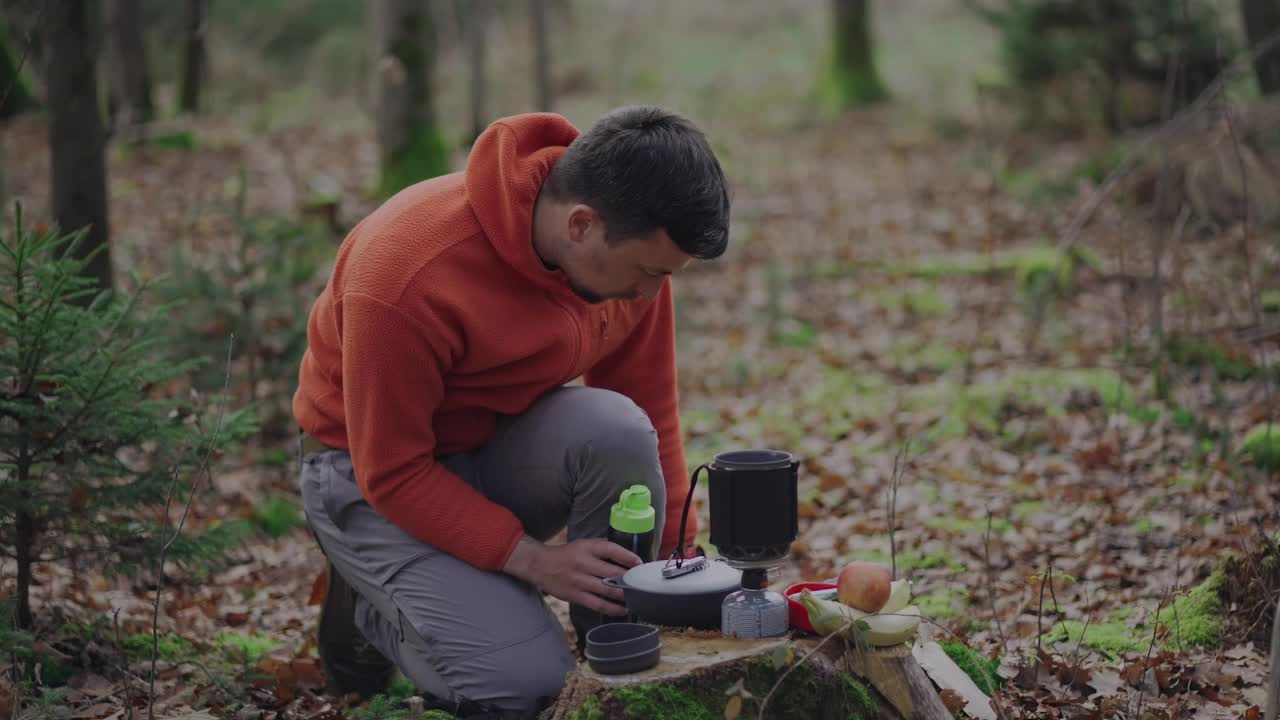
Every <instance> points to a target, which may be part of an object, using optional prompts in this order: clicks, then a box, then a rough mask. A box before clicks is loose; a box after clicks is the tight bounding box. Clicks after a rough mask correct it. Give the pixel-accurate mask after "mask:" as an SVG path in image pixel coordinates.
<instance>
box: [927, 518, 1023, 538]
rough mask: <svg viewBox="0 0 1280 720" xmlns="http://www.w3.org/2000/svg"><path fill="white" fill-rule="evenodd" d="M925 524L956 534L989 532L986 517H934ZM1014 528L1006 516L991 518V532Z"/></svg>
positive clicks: (1005, 531) (995, 532)
mask: <svg viewBox="0 0 1280 720" xmlns="http://www.w3.org/2000/svg"><path fill="white" fill-rule="evenodd" d="M925 525H927V526H928V527H931V528H933V529H935V530H941V531H943V532H950V533H956V534H965V533H979V534H985V533H986V532H987V519H986V518H958V517H946V516H940V517H932V518H929V519H928V520H926V521H925ZM1012 529H1013V523H1011V522H1009V521H1008V520H1006V519H1004V518H998V517H993V518H991V532H992V533H994V534H996V535H1003V534H1005V533H1007V532H1009V531H1010V530H1012Z"/></svg>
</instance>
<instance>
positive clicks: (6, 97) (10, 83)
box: [0, 19, 36, 120]
mask: <svg viewBox="0 0 1280 720" xmlns="http://www.w3.org/2000/svg"><path fill="white" fill-rule="evenodd" d="M8 30H9V28H8V27H7V25H6V24H5V23H4V21H3V19H0V120H3V119H4V118H9V117H13V116H14V115H17V114H18V113H20V112H23V111H25V110H29V109H31V108H33V107H35V105H36V102H35V98H34V97H33V96H32V95H31V89H30V87H29V86H28V85H27V82H26V80H25V79H24V78H23V76H22V75H23V73H24V72H26V71H27V69H28V68H30V67H31V61H32V58H31V57H30V48H27V47H25V43H23V41H22V39H21V38H19V37H17V35H16V34H12V35H11V33H10V32H7V31H8Z"/></svg>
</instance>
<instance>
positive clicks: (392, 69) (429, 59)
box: [369, 0, 448, 197]
mask: <svg viewBox="0 0 1280 720" xmlns="http://www.w3.org/2000/svg"><path fill="white" fill-rule="evenodd" d="M369 7H370V9H371V11H372V13H373V17H372V22H371V23H370V26H371V29H372V32H373V42H372V48H373V62H372V63H371V65H372V67H373V104H374V111H375V113H376V115H377V126H378V147H379V154H380V156H381V158H380V159H381V167H380V170H379V174H380V178H379V181H378V188H377V192H378V194H379V195H381V196H383V197H387V196H390V195H393V194H395V193H396V192H398V191H399V190H401V189H403V188H405V187H407V186H409V185H411V184H413V183H415V182H418V181H420V180H425V179H427V178H430V177H435V176H436V175H441V174H443V173H444V172H445V171H446V170H447V169H448V152H447V150H446V148H445V144H444V138H443V136H442V135H441V133H440V129H439V128H438V127H437V126H436V121H435V108H434V106H433V103H432V95H431V89H432V88H431V85H432V79H431V75H432V71H433V69H434V66H435V55H436V36H435V27H434V26H433V23H432V17H431V13H430V11H429V9H428V8H427V7H426V4H425V3H423V2H421V1H420V0H374V1H373V2H372V3H371V4H370V6H369Z"/></svg>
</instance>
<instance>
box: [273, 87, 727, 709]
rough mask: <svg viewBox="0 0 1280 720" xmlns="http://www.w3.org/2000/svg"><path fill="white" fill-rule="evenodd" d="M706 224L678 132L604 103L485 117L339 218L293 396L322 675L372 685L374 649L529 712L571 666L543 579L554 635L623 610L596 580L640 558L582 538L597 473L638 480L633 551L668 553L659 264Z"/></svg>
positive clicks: (596, 531) (666, 320)
mask: <svg viewBox="0 0 1280 720" xmlns="http://www.w3.org/2000/svg"><path fill="white" fill-rule="evenodd" d="M728 225H729V195H728V191H727V188H726V182H725V178H724V174H723V172H722V170H721V168H720V165H719V163H718V162H717V160H716V158H715V155H714V153H713V152H712V151H711V149H710V147H709V146H708V143H707V141H706V139H705V138H704V136H703V135H702V133H701V132H700V131H699V130H698V129H697V128H696V127H694V125H693V124H691V123H690V122H689V121H687V120H685V119H684V118H682V117H680V116H679V115H676V114H674V113H671V112H668V111H666V110H662V109H660V108H655V107H629V108H623V109H620V110H616V111H614V112H612V113H609V114H608V115H606V116H604V117H603V118H601V119H600V120H598V121H597V122H596V123H595V124H594V125H593V126H592V127H591V128H589V129H588V130H587V131H586V132H585V133H582V134H579V132H578V131H577V130H576V129H575V128H574V127H573V126H572V125H571V124H570V123H569V122H568V121H566V120H565V119H564V118H562V117H560V116H557V115H552V114H547V113H538V114H530V115H521V116H516V117H511V118H506V119H503V120H499V121H497V122H495V123H494V124H493V125H492V126H490V127H489V128H488V130H486V132H485V133H484V134H482V135H481V136H480V137H479V139H477V141H476V143H475V145H474V147H473V148H472V150H471V154H470V157H469V159H468V162H467V167H466V169H465V170H464V171H462V172H460V173H456V174H452V175H447V176H444V177H439V178H434V179H431V180H427V181H424V182H421V183H418V184H416V185H414V186H412V187H410V188H407V189H406V190H404V191H402V192H400V193H399V194H397V195H396V196H395V197H393V198H391V199H390V200H388V201H387V202H386V203H385V204H384V205H382V206H381V207H380V208H378V209H377V210H376V211H375V212H373V213H372V214H371V215H370V216H369V217H367V218H366V219H364V220H363V221H362V222H361V223H360V224H359V225H357V226H356V227H355V228H354V229H353V230H352V232H351V233H350V235H349V236H348V237H347V238H346V240H345V242H344V243H343V244H342V246H341V248H340V249H339V251H338V256H337V261H336V263H335V266H334V269H333V274H332V277H331V278H330V280H329V283H328V285H327V287H326V288H325V290H324V292H323V294H322V295H321V296H320V298H319V300H318V301H317V302H316V304H315V306H314V308H313V309H312V311H311V316H310V320H309V323H308V328H307V338H308V349H307V352H306V354H305V356H304V357H303V359H302V363H301V368H300V375H299V387H298V390H297V393H296V395H295V397H294V401H293V409H294V414H295V416H296V418H297V421H298V423H299V425H300V426H301V429H302V431H303V432H304V435H303V438H302V441H301V445H302V452H303V462H302V471H301V479H300V483H301V490H302V495H303V502H304V508H305V510H306V516H307V520H308V523H309V524H310V526H311V529H312V531H313V533H314V534H315V536H316V538H317V540H318V542H319V544H320V546H321V548H322V549H323V551H324V553H325V555H326V556H327V558H328V560H329V563H330V564H329V581H328V592H327V597H326V599H325V604H324V607H323V609H322V612H321V619H320V631H319V648H320V653H321V657H322V659H323V661H324V665H325V668H326V671H327V672H328V674H329V677H330V682H331V687H332V688H333V689H335V690H337V691H339V692H343V693H345V692H351V691H354V692H358V693H360V694H362V695H366V696H367V695H370V694H372V693H375V692H378V691H379V690H381V689H382V688H383V687H385V685H386V683H387V681H388V680H389V677H390V673H391V672H392V670H393V665H394V666H397V667H399V669H400V670H401V671H402V672H403V673H404V674H405V675H406V676H407V677H408V678H409V679H410V680H412V681H413V682H414V683H415V684H416V685H417V686H418V688H419V689H420V690H422V691H424V692H427V693H430V694H431V695H432V696H434V697H436V698H439V699H441V700H443V701H445V702H447V703H451V704H452V705H453V706H454V707H463V708H476V709H483V710H486V711H498V712H502V713H508V714H510V715H512V716H515V717H522V716H527V715H532V714H533V713H535V712H536V711H537V710H538V709H539V708H540V707H541V706H543V705H544V704H545V703H546V701H547V700H548V699H550V698H552V697H554V696H555V695H556V693H557V692H559V690H560V688H561V687H562V685H563V683H564V680H565V676H566V674H567V673H568V672H569V671H570V670H571V669H572V668H573V665H574V658H573V655H572V653H571V652H570V649H569V647H568V642H567V640H566V638H565V636H564V633H563V632H562V629H561V627H560V625H559V623H558V621H557V619H556V617H555V615H554V613H553V612H552V611H551V609H550V608H549V607H547V605H546V603H545V602H544V600H543V593H547V594H550V595H552V596H554V597H557V598H560V599H562V600H565V601H567V602H568V603H570V612H571V617H572V619H573V622H574V625H575V629H576V631H577V632H578V635H579V638H580V639H581V637H582V635H583V634H584V633H585V632H586V630H588V629H590V627H592V626H594V625H595V624H596V623H598V622H599V621H600V617H601V614H605V615H615V616H616V615H622V614H624V613H625V608H624V606H623V603H622V594H621V591H619V590H617V589H614V588H610V587H609V586H606V585H605V584H604V583H603V582H601V579H602V578H605V577H609V576H612V575H618V574H621V573H623V572H625V571H626V569H627V568H629V567H633V566H635V565H636V564H638V563H639V562H640V559H639V558H638V557H637V556H636V555H634V554H632V553H631V552H629V551H627V550H625V549H623V548H621V547H620V546H618V545H615V544H613V543H609V542H608V541H607V540H605V539H604V535H605V534H606V532H607V529H608V522H609V520H608V518H609V509H610V507H611V505H612V504H613V502H614V501H615V500H616V499H617V498H618V496H619V495H620V493H621V492H622V490H623V489H624V488H626V487H629V486H631V485H633V484H636V483H642V484H644V485H647V486H648V487H649V490H650V492H651V494H652V497H653V499H654V506H655V508H656V509H658V513H657V521H656V525H657V526H656V527H655V532H654V535H655V537H656V538H660V543H659V545H660V547H659V548H658V556H660V557H661V556H667V555H669V554H670V553H672V552H673V551H674V550H675V549H676V548H678V547H684V548H688V547H691V546H692V540H693V537H694V534H695V532H696V522H695V520H694V519H693V518H691V519H690V522H689V527H688V528H687V532H686V536H685V537H684V538H678V537H676V536H677V535H678V533H679V530H678V526H679V524H680V523H679V520H678V518H679V516H680V510H681V506H682V503H683V502H684V499H685V497H686V494H687V492H688V488H689V478H688V477H687V476H686V469H685V460H684V451H683V448H682V444H681V438H680V423H679V416H678V407H677V396H676V364H675V341H674V321H673V309H672V299H671V297H672V296H671V282H670V276H671V275H673V274H674V273H676V272H679V271H680V270H682V269H684V268H685V267H686V266H688V265H689V264H690V263H691V262H692V261H693V260H694V259H708V258H715V257H718V256H720V255H721V254H722V253H723V252H724V250H725V246H726V244H727V241H728ZM578 377H581V378H582V379H583V386H571V385H569V383H570V382H571V381H573V380H575V379H576V378H578ZM664 510H665V513H664V512H663V511H664ZM664 514H665V517H664ZM669 518H675V522H666V520H667V519H669ZM566 527H567V529H568V533H567V534H568V542H567V543H562V544H557V545H548V544H545V542H546V541H547V540H549V539H551V538H553V537H554V536H555V535H557V534H558V533H559V531H560V530H561V529H563V528H566ZM365 639H367V641H368V642H367V643H366V642H365Z"/></svg>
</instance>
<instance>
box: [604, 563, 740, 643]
mask: <svg viewBox="0 0 1280 720" xmlns="http://www.w3.org/2000/svg"><path fill="white" fill-rule="evenodd" d="M691 565H692V566H700V567H701V569H698V570H691V569H690V566H691ZM674 568H675V561H674V560H656V561H654V562H647V563H644V564H643V565H637V566H636V567H633V568H631V569H630V570H628V571H627V572H626V574H624V575H616V576H614V577H610V578H605V579H604V582H605V584H606V585H609V586H611V587H616V588H622V592H623V596H624V601H625V602H626V605H627V612H628V613H630V614H632V615H635V616H636V617H637V618H638V619H639V620H640V621H641V622H648V623H652V624H654V625H672V626H677V627H692V628H697V629H700V630H718V629H719V628H720V604H721V603H722V602H723V601H724V597H725V596H726V595H728V594H729V593H731V592H735V591H737V590H739V589H741V587H742V571H741V570H735V569H733V568H731V567H729V566H728V565H726V564H725V563H724V562H722V561H719V560H710V559H709V558H705V557H700V558H695V559H693V560H685V561H684V562H683V567H682V568H681V570H682V572H681V573H680V574H678V575H676V576H674V577H665V576H664V574H663V570H664V569H666V570H667V571H668V573H670V572H671V570H672V569H674Z"/></svg>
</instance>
